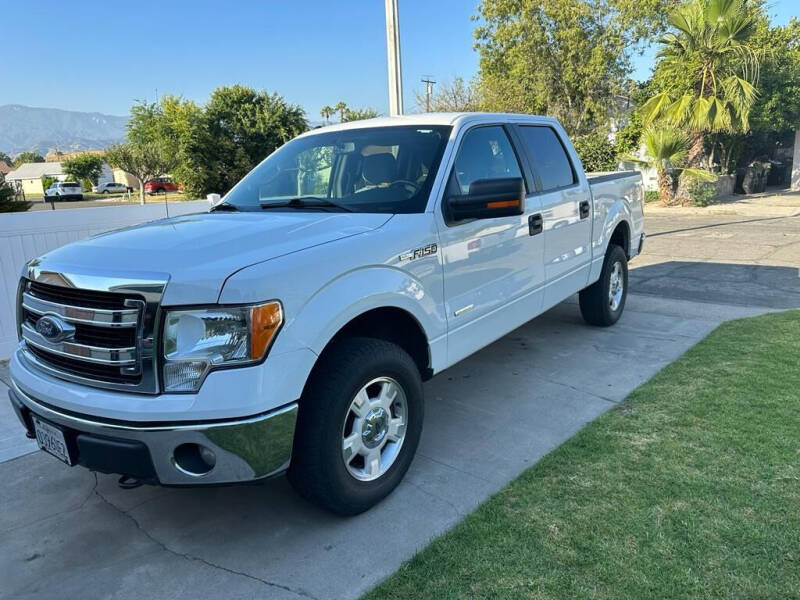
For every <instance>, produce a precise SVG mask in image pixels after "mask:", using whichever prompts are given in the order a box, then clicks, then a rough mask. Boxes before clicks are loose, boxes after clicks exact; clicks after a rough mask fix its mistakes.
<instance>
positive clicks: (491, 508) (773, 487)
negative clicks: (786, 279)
mask: <svg viewBox="0 0 800 600" xmlns="http://www.w3.org/2000/svg"><path fill="white" fill-rule="evenodd" d="M366 598H368V599H369V600H378V599H389V598H415V599H417V598H431V599H434V598H435V599H436V600H445V599H451V598H497V599H501V598H502V599H507V598H508V599H513V598H800V311H790V312H785V313H779V314H771V315H765V316H761V317H756V318H753V319H746V320H740V321H733V322H729V323H726V324H724V325H722V326H721V327H719V328H718V329H717V330H716V331H714V332H713V333H712V334H711V335H710V336H709V337H708V338H706V339H705V340H704V341H702V342H701V343H699V344H698V345H697V346H695V347H694V348H692V349H691V350H689V351H688V352H687V353H686V354H685V355H684V356H683V357H681V358H680V359H679V360H677V361H676V362H674V363H672V364H671V365H669V366H668V367H666V368H665V369H663V370H662V371H661V372H660V373H659V374H658V375H656V377H654V378H653V379H652V380H651V381H649V382H648V383H646V384H645V385H643V386H641V387H640V388H638V389H637V390H636V391H634V392H633V393H632V394H631V395H630V396H629V397H628V398H627V399H626V401H625V402H624V403H622V404H621V405H620V406H619V407H618V408H616V409H615V410H613V411H611V412H609V413H607V414H606V415H604V416H603V417H601V418H600V419H598V420H596V421H594V422H593V423H591V424H589V425H588V426H587V427H586V428H584V429H583V430H582V431H581V432H580V433H578V434H577V435H576V436H575V437H573V438H572V439H570V440H569V441H567V442H566V443H565V444H563V445H562V446H560V447H559V448H558V449H556V450H554V451H553V452H552V453H550V454H549V455H548V456H546V457H545V458H544V459H543V460H541V461H540V462H539V463H538V464H536V465H535V466H533V467H531V468H530V469H528V470H527V471H525V472H524V473H523V474H522V475H521V476H520V477H519V478H518V479H516V480H515V481H513V482H512V483H511V484H509V485H508V486H507V487H506V488H505V489H503V490H501V491H500V492H499V493H497V494H496V495H495V496H493V497H492V498H491V499H490V500H489V501H487V502H486V503H485V504H484V505H482V506H481V507H479V508H478V509H477V510H476V511H475V512H474V513H472V514H471V515H470V516H469V517H467V518H466V519H465V520H464V521H463V522H462V523H460V524H459V525H457V526H456V527H455V528H454V529H453V530H451V531H450V532H449V533H447V534H445V535H443V536H442V537H440V538H438V539H436V540H434V541H433V542H432V543H431V544H430V545H429V546H428V547H427V548H425V549H424V550H422V551H421V552H420V553H419V554H418V555H417V556H415V557H414V558H413V559H411V560H410V561H409V562H407V563H406V564H405V565H404V566H403V567H402V568H401V569H400V570H399V571H398V572H397V573H395V574H394V575H393V576H391V577H390V578H389V579H388V580H387V581H386V582H384V583H383V584H382V585H380V586H378V587H377V588H376V589H374V590H373V591H372V592H370V593H369V594H367V595H366Z"/></svg>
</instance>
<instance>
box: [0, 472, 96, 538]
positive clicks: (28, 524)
mask: <svg viewBox="0 0 800 600" xmlns="http://www.w3.org/2000/svg"><path fill="white" fill-rule="evenodd" d="M96 490H97V476H96V475H95V478H94V485H92V489H91V490H89V493H88V494H87V495H86V497H85V498H84V499H83V500H81V501H80V504H78V505H77V506H73V507H72V508H67V509H64V510H61V511H59V512H57V513H54V514H52V515H47V516H46V517H42V518H41V519H36V520H35V521H27V522H25V523H18V524H16V525H14V527H9V528H8V529H3V530H2V531H0V533H11V532H13V531H17V530H18V529H22V528H23V527H32V526H34V525H38V524H39V523H44V522H45V521H47V520H49V519H55V518H56V517H61V516H64V515H68V514H70V513H73V512H76V511H79V510H80V509H82V508H83V507H84V506H86V503H87V502H89V500H91V498H92V496H94V494H95V491H96Z"/></svg>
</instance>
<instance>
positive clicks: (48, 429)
mask: <svg viewBox="0 0 800 600" xmlns="http://www.w3.org/2000/svg"><path fill="white" fill-rule="evenodd" d="M33 428H34V429H35V430H36V441H37V442H38V443H39V448H41V449H42V450H44V451H45V452H49V453H50V454H52V455H53V456H55V457H56V458H57V459H59V460H63V461H64V462H65V463H67V464H68V465H70V466H72V458H70V455H69V450H67V441H66V440H65V439H64V432H63V431H61V429H59V428H58V427H56V426H55V425H51V424H50V423H46V422H44V421H41V420H40V419H39V418H38V417H35V416H34V417H33Z"/></svg>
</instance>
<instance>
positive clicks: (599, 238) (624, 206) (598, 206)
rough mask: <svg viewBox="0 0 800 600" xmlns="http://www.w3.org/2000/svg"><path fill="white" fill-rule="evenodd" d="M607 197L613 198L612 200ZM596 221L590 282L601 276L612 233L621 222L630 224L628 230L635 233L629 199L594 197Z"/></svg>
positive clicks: (593, 233) (594, 224)
mask: <svg viewBox="0 0 800 600" xmlns="http://www.w3.org/2000/svg"><path fill="white" fill-rule="evenodd" d="M605 198H609V199H611V198H613V200H612V201H609V200H606V199H605ZM593 200H594V215H595V217H594V223H593V231H592V268H591V271H590V272H589V283H590V284H591V283H594V282H595V281H597V280H598V279H599V277H600V272H601V271H602V269H603V260H604V259H605V256H606V250H608V243H609V241H610V240H611V235H612V234H613V233H614V230H615V229H616V228H617V225H619V224H620V223H621V222H625V223H626V224H627V225H628V232H629V233H630V234H632V233H633V227H632V226H631V221H632V218H631V209H630V206H629V205H628V203H627V201H625V200H624V199H621V198H618V197H616V198H614V197H612V196H608V197H604V196H602V195H599V196H598V197H595V198H594V199H593Z"/></svg>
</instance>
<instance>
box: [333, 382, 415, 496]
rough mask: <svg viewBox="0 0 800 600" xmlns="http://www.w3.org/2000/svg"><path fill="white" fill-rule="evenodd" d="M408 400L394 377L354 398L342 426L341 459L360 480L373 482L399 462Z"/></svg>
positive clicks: (404, 434)
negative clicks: (398, 457) (396, 461)
mask: <svg viewBox="0 0 800 600" xmlns="http://www.w3.org/2000/svg"><path fill="white" fill-rule="evenodd" d="M407 423H408V401H407V399H406V394H405V391H403V388H402V387H401V386H400V384H399V383H398V382H397V381H395V380H394V379H392V378H391V377H378V378H376V379H373V380H372V381H370V382H369V383H367V384H366V385H365V386H364V387H362V388H361V389H360V390H359V391H358V393H357V394H356V395H355V397H354V398H353V400H352V402H351V403H350V406H349V408H348V410H347V413H346V414H345V416H344V424H343V425H342V460H343V461H344V465H345V467H346V468H347V471H348V472H349V473H350V475H352V476H353V477H355V478H356V479H358V480H360V481H373V480H375V479H377V478H379V477H380V476H381V475H383V474H384V473H386V471H388V470H389V469H390V468H391V466H392V465H393V464H394V462H395V460H397V456H398V454H400V448H401V447H402V446H403V442H404V441H405V438H406V426H407Z"/></svg>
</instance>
